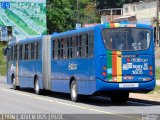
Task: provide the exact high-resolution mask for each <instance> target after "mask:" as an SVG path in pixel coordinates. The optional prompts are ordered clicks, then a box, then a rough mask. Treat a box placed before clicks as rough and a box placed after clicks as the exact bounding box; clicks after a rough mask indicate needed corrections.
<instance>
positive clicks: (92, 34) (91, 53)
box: [88, 31, 94, 57]
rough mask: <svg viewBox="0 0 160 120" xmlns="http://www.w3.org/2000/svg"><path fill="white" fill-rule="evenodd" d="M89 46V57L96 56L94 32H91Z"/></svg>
mask: <svg viewBox="0 0 160 120" xmlns="http://www.w3.org/2000/svg"><path fill="white" fill-rule="evenodd" d="M88 44H89V52H88V54H89V57H93V54H94V32H93V31H92V32H90V33H89V41H88Z"/></svg>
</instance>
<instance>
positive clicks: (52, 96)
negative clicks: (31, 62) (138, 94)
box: [0, 77, 160, 120]
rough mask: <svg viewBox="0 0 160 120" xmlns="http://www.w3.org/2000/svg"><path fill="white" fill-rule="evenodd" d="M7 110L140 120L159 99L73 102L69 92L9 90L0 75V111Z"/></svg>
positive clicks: (156, 109)
mask: <svg viewBox="0 0 160 120" xmlns="http://www.w3.org/2000/svg"><path fill="white" fill-rule="evenodd" d="M11 113H14V114H25V113H28V114H36V113H37V114H39V113H43V114H48V113H49V114H52V113H54V114H67V115H64V120H65V119H67V118H68V120H83V119H84V120H94V119H96V120H97V119H99V120H101V119H103V120H141V119H142V115H146V114H159V113H160V102H159V103H156V104H155V103H154V104H152V103H148V102H147V101H144V102H136V101H134V100H132V101H131V100H130V101H128V102H127V103H123V104H113V103H111V101H110V100H109V99H107V98H102V97H91V98H90V99H89V101H87V102H80V103H73V102H71V101H70V96H69V94H60V93H53V92H51V93H47V94H45V95H35V94H34V91H33V89H21V90H13V89H12V86H10V85H7V84H6V78H4V77H0V114H11ZM75 114H78V115H75ZM80 114H81V115H80ZM131 114H132V115H131Z"/></svg>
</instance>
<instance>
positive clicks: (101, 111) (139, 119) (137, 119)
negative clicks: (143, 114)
mask: <svg viewBox="0 0 160 120" xmlns="http://www.w3.org/2000/svg"><path fill="white" fill-rule="evenodd" d="M0 90H1V91H5V92H10V93H15V94H18V95H22V96H27V97H31V98H34V99H39V100H43V101H47V102H51V103H55V102H56V103H58V104H62V105H66V106H71V107H76V108H80V109H85V110H88V111H94V112H98V113H103V114H110V115H115V116H119V117H124V118H130V119H134V120H141V118H135V117H130V116H126V115H119V114H117V113H114V112H108V111H104V110H98V109H95V108H91V107H85V106H80V105H73V104H69V103H64V102H60V101H57V100H50V99H47V98H42V97H37V96H33V95H28V94H24V93H20V92H17V91H13V90H8V89H0Z"/></svg>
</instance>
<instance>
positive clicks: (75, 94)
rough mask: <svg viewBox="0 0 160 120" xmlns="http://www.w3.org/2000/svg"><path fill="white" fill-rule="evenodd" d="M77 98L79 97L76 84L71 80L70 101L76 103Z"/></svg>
mask: <svg viewBox="0 0 160 120" xmlns="http://www.w3.org/2000/svg"><path fill="white" fill-rule="evenodd" d="M79 97H80V95H78V86H77V82H76V81H75V80H73V81H72V83H71V100H72V101H73V102H78V101H79Z"/></svg>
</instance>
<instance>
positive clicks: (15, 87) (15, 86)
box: [12, 77, 20, 90]
mask: <svg viewBox="0 0 160 120" xmlns="http://www.w3.org/2000/svg"><path fill="white" fill-rule="evenodd" d="M12 86H13V89H14V90H18V89H19V88H20V87H19V86H17V85H16V78H15V77H12Z"/></svg>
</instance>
